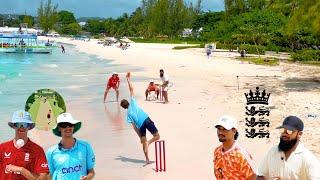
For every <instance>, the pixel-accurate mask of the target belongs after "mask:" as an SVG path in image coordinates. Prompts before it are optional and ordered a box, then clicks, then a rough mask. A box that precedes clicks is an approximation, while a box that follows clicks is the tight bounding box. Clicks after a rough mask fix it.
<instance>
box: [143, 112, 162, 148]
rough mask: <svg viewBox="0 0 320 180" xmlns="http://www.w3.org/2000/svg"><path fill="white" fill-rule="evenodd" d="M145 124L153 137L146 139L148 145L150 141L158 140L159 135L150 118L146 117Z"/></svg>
mask: <svg viewBox="0 0 320 180" xmlns="http://www.w3.org/2000/svg"><path fill="white" fill-rule="evenodd" d="M145 124H146V128H147V129H148V131H149V132H150V133H151V134H152V135H153V138H151V139H150V140H149V141H148V146H149V145H150V144H151V143H153V142H155V141H157V140H159V139H160V135H159V132H158V129H157V127H156V126H155V125H154V122H153V121H152V120H151V119H150V118H148V119H147V120H146V122H145Z"/></svg>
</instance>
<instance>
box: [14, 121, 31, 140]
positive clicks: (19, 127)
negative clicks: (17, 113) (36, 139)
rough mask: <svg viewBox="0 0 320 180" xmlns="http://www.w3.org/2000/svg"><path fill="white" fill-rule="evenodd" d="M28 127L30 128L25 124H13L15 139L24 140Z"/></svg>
mask: <svg viewBox="0 0 320 180" xmlns="http://www.w3.org/2000/svg"><path fill="white" fill-rule="evenodd" d="M29 127H30V126H29V125H28V124H27V123H14V129H15V132H16V136H17V138H19V139H23V138H26V137H27V136H28V131H29Z"/></svg>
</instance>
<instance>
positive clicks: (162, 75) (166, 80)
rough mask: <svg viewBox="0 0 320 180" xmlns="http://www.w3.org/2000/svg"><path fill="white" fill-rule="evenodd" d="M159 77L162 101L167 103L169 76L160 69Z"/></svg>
mask: <svg viewBox="0 0 320 180" xmlns="http://www.w3.org/2000/svg"><path fill="white" fill-rule="evenodd" d="M160 78H161V81H162V94H163V97H164V103H165V104H167V103H169V99H168V90H169V76H168V75H167V74H165V73H164V70H163V69H160Z"/></svg>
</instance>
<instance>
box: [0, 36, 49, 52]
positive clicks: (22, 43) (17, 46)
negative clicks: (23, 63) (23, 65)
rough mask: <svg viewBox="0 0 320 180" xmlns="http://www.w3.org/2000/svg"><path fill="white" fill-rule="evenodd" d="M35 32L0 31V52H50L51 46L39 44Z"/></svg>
mask: <svg viewBox="0 0 320 180" xmlns="http://www.w3.org/2000/svg"><path fill="white" fill-rule="evenodd" d="M37 38H38V36H37V34H28V33H21V32H12V33H0V53H43V54H48V53H52V46H46V45H45V44H39V43H38V41H37Z"/></svg>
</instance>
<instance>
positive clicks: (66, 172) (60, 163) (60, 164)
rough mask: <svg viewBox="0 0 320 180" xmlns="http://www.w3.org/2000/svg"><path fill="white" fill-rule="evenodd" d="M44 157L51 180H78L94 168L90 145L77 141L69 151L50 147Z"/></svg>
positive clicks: (93, 157)
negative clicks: (45, 157)
mask: <svg viewBox="0 0 320 180" xmlns="http://www.w3.org/2000/svg"><path fill="white" fill-rule="evenodd" d="M46 156H47V160H48V165H49V170H50V175H51V177H52V180H79V179H80V177H81V176H86V175H87V174H88V170H90V169H93V168H94V167H95V155H94V152H93V149H92V147H91V145H90V144H89V143H87V142H85V141H81V140H78V139H76V142H75V144H74V146H73V147H72V148H71V149H64V148H63V147H59V145H54V146H52V147H51V148H50V149H49V150H48V151H47V152H46Z"/></svg>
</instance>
